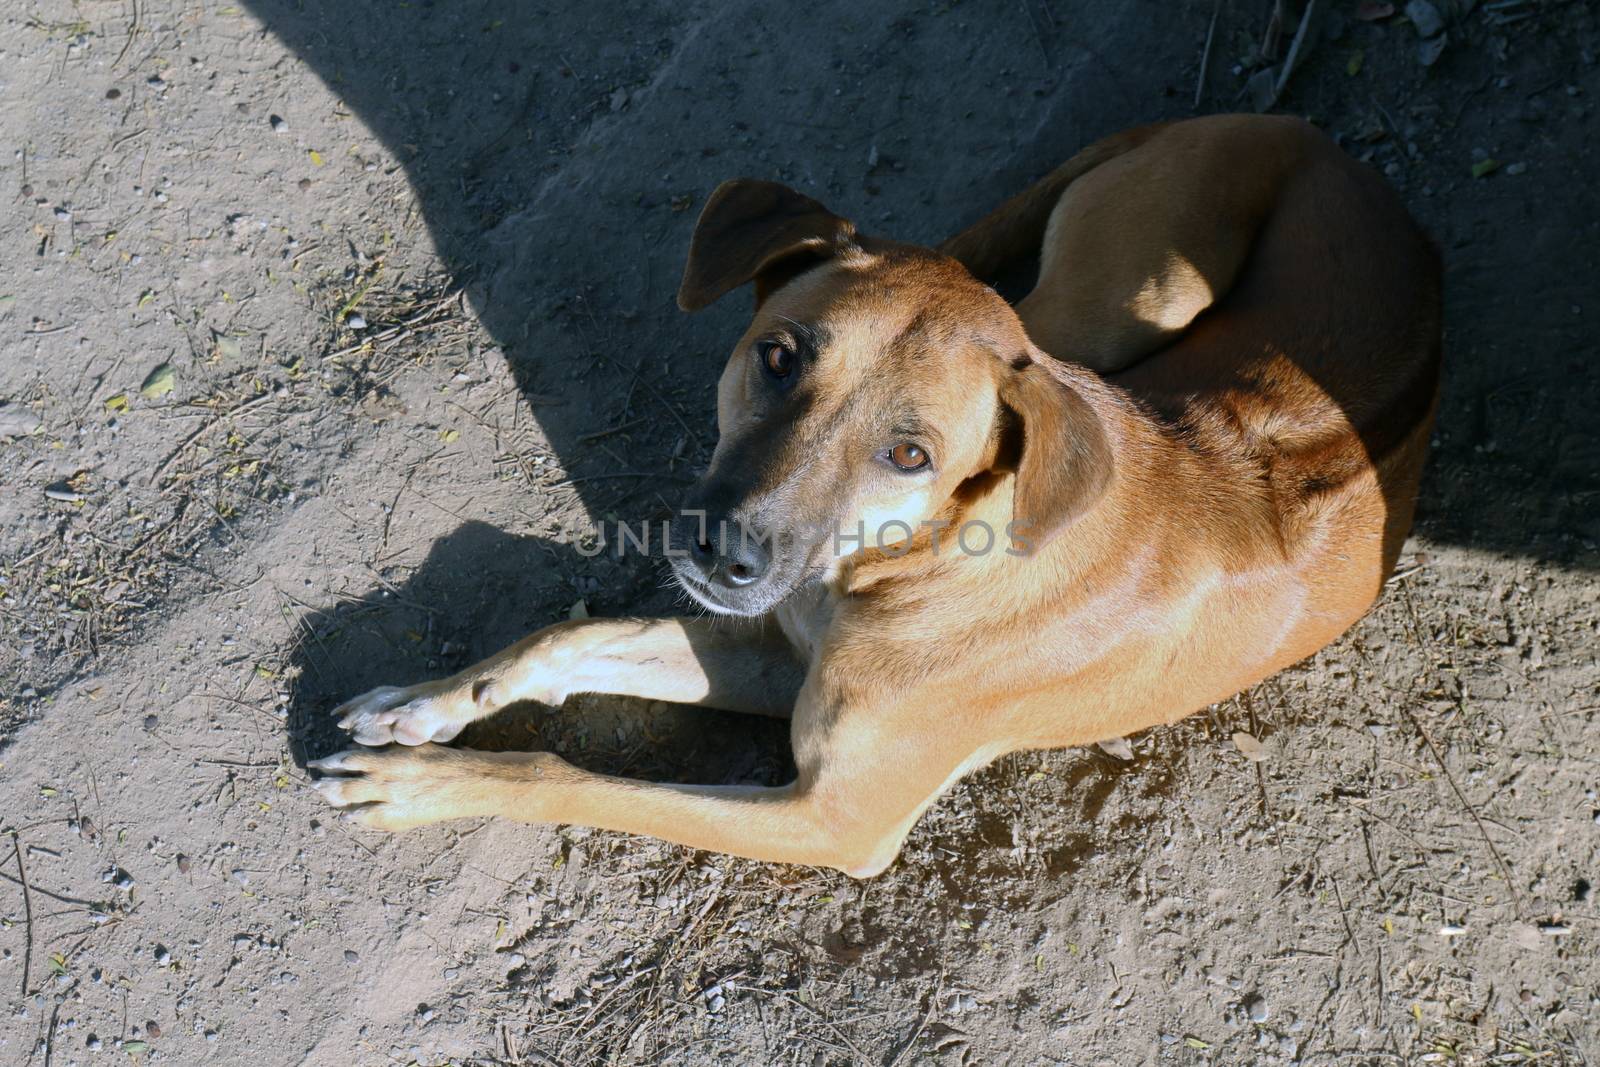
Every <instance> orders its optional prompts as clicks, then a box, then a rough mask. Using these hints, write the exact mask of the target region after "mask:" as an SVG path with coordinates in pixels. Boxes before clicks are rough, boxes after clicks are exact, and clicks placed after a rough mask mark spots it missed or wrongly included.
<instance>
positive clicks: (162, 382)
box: [139, 363, 178, 400]
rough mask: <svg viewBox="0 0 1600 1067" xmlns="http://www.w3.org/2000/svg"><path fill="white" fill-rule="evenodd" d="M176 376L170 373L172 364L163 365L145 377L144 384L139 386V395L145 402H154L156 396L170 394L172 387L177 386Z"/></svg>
mask: <svg viewBox="0 0 1600 1067" xmlns="http://www.w3.org/2000/svg"><path fill="white" fill-rule="evenodd" d="M177 380H178V376H177V375H176V374H174V373H173V371H172V364H170V363H163V364H161V366H159V367H157V368H156V369H155V370H153V371H151V372H150V373H149V374H147V375H145V379H144V384H143V385H141V386H139V395H140V396H142V397H144V398H145V399H146V400H154V399H155V398H156V397H158V396H166V395H167V394H168V393H170V392H172V387H173V386H174V385H175V384H177Z"/></svg>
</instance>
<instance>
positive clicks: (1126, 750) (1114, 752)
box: [1095, 737, 1133, 761]
mask: <svg viewBox="0 0 1600 1067" xmlns="http://www.w3.org/2000/svg"><path fill="white" fill-rule="evenodd" d="M1095 743H1096V744H1097V745H1098V746H1099V747H1100V751H1101V752H1104V753H1105V754H1106V755H1108V756H1115V757H1116V758H1117V759H1119V760H1124V761H1126V760H1131V759H1133V746H1132V745H1131V744H1129V743H1128V739H1127V738H1126V737H1113V738H1111V739H1110V740H1109V741H1097V742H1095Z"/></svg>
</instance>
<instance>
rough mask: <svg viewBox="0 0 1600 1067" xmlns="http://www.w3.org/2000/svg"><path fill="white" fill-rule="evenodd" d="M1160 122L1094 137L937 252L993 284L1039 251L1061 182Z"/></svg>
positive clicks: (1129, 145)
mask: <svg viewBox="0 0 1600 1067" xmlns="http://www.w3.org/2000/svg"><path fill="white" fill-rule="evenodd" d="M1165 125H1166V123H1162V122H1153V123H1150V124H1148V125H1145V126H1136V127H1134V128H1133V129H1131V130H1124V131H1123V132H1122V133H1118V134H1113V135H1112V136H1110V137H1107V138H1105V139H1104V140H1101V141H1096V142H1095V143H1094V144H1092V145H1090V146H1089V147H1087V148H1085V149H1082V150H1081V151H1079V152H1078V154H1077V155H1075V156H1073V157H1072V158H1071V159H1069V160H1067V161H1066V162H1065V163H1063V164H1061V166H1059V167H1057V168H1056V169H1055V170H1053V171H1051V172H1050V173H1049V174H1047V175H1045V176H1044V177H1043V178H1041V179H1039V180H1038V181H1036V182H1034V183H1033V184H1032V185H1030V186H1029V187H1028V188H1026V189H1024V190H1023V191H1022V192H1020V193H1018V194H1017V195H1016V196H1013V197H1012V198H1011V199H1010V200H1007V201H1006V202H1005V203H1003V204H1001V205H1000V206H999V207H997V208H995V209H994V210H993V211H991V212H990V213H989V214H987V215H985V216H984V217H983V218H981V219H979V220H978V221H977V222H975V223H973V224H972V225H971V226H968V227H967V228H966V229H964V230H962V231H961V232H960V233H958V234H956V235H955V236H954V237H952V238H950V239H949V240H947V241H945V242H944V243H943V244H941V245H940V246H939V251H941V252H943V253H944V254H945V255H947V256H951V257H953V258H955V259H956V260H957V261H959V262H960V263H961V265H962V266H964V267H966V268H967V270H969V271H971V272H972V274H973V276H974V277H976V278H978V279H980V280H982V281H984V282H989V283H993V282H994V281H995V279H996V278H998V277H999V276H1000V275H1001V274H1002V273H1003V272H1004V271H1005V270H1006V269H1007V268H1009V267H1012V266H1015V265H1016V264H1018V263H1020V262H1021V261H1023V260H1024V259H1032V258H1033V257H1035V256H1037V255H1038V254H1039V248H1040V246H1041V245H1043V244H1044V230H1045V226H1046V224H1048V223H1049V221H1050V213H1051V212H1052V211H1054V210H1055V207H1056V203H1057V201H1059V200H1060V199H1061V194H1062V193H1064V192H1066V191H1067V186H1069V185H1071V184H1072V183H1073V182H1075V181H1077V180H1078V179H1079V178H1081V177H1083V176H1084V175H1085V174H1087V173H1089V172H1090V171H1091V170H1094V169H1095V168H1096V167H1098V166H1100V165H1101V164H1102V163H1105V162H1106V161H1107V160H1111V159H1115V158H1116V157H1117V156H1120V155H1122V154H1123V153H1124V152H1128V151H1131V150H1133V149H1135V148H1137V147H1139V146H1140V145H1142V144H1144V142H1146V141H1148V140H1149V139H1150V138H1151V137H1152V136H1153V135H1154V134H1155V133H1156V132H1157V131H1159V130H1160V129H1161V128H1162V127H1163V126H1165Z"/></svg>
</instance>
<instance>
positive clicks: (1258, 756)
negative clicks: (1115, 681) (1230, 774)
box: [1233, 730, 1270, 763]
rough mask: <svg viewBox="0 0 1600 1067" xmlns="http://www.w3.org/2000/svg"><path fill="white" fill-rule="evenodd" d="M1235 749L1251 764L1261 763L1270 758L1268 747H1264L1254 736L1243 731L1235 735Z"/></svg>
mask: <svg viewBox="0 0 1600 1067" xmlns="http://www.w3.org/2000/svg"><path fill="white" fill-rule="evenodd" d="M1233 747H1234V748H1236V749H1238V750H1239V755H1241V756H1243V757H1244V758H1245V759H1247V760H1249V761H1250V762H1251V763H1260V762H1261V761H1263V760H1265V759H1269V758H1270V757H1269V756H1268V755H1267V749H1266V746H1265V745H1263V744H1262V743H1261V742H1260V740H1258V739H1257V738H1256V737H1255V736H1254V735H1252V734H1247V733H1245V732H1244V731H1243V730H1240V731H1239V732H1237V733H1235V734H1234V735H1233Z"/></svg>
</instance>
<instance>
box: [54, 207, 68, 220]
mask: <svg viewBox="0 0 1600 1067" xmlns="http://www.w3.org/2000/svg"><path fill="white" fill-rule="evenodd" d="M56 218H57V219H59V220H60V221H62V222H71V221H72V212H70V211H68V210H67V209H66V208H64V207H58V208H56Z"/></svg>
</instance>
